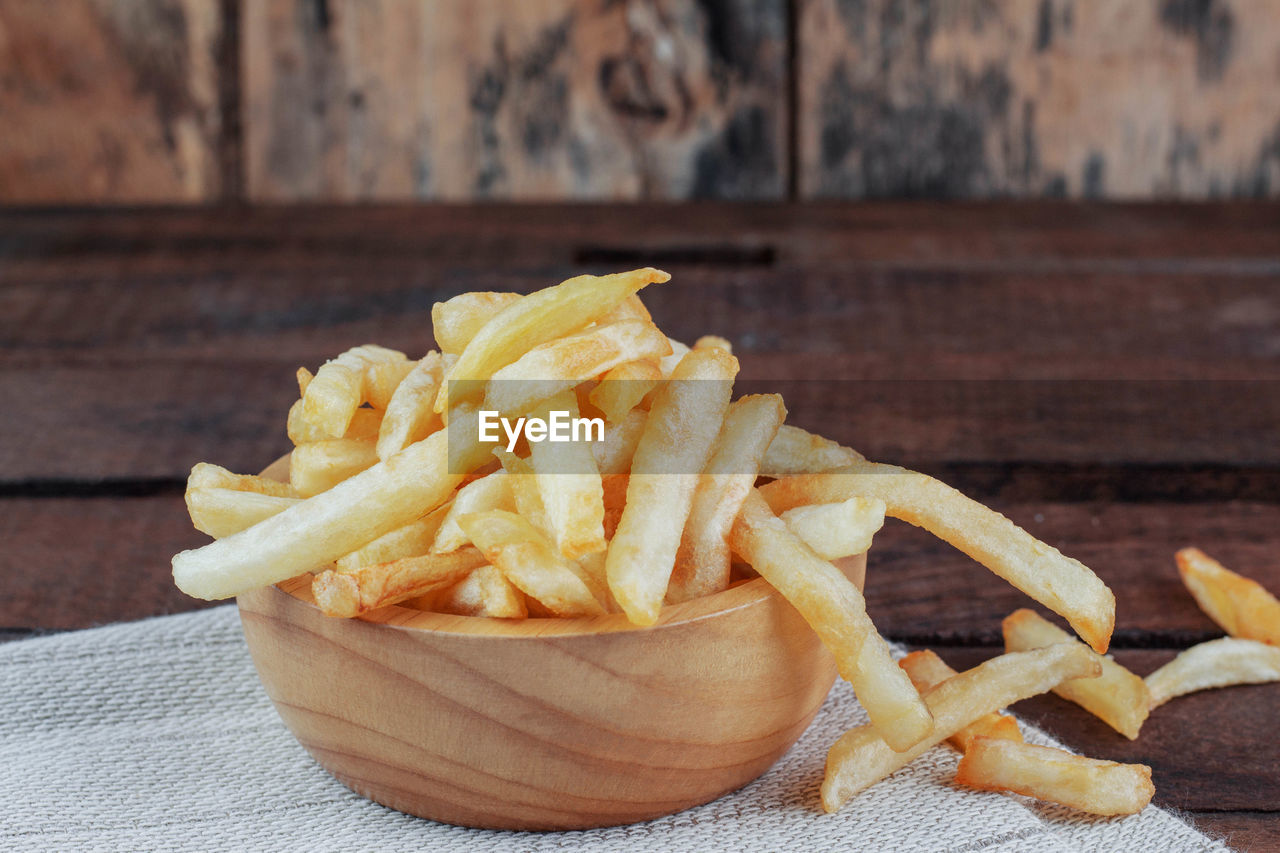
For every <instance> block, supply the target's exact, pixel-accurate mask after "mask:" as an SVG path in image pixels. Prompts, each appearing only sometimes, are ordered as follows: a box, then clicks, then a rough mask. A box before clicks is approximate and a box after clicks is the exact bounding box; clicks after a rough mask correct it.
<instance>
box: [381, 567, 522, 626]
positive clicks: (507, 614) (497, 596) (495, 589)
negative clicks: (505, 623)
mask: <svg viewBox="0 0 1280 853" xmlns="http://www.w3.org/2000/svg"><path fill="white" fill-rule="evenodd" d="M404 604H405V606H407V607H416V608H418V609H420V610H433V611H435V612H437V613H452V614H454V615H456V616H482V617H485V618H489V619H524V618H525V617H527V616H528V615H529V608H528V607H527V606H525V603H524V595H522V594H521V592H520V590H518V589H516V588H515V587H514V586H512V585H511V582H510V581H509V580H507V579H506V577H505V576H504V575H503V574H502V572H500V571H498V570H497V569H496V568H494V567H493V566H491V565H489V564H488V563H486V564H484V565H483V566H478V567H476V568H475V569H474V570H473V571H472V572H471V574H469V575H467V576H466V577H465V578H463V579H462V580H460V581H458V582H457V583H455V584H454V585H453V586H450V587H445V588H444V589H442V590H440V591H439V592H436V593H428V594H426V595H424V596H420V597H418V598H414V599H410V600H408V601H406V602H404Z"/></svg>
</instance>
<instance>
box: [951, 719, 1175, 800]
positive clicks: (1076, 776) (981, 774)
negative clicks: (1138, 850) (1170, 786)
mask: <svg viewBox="0 0 1280 853" xmlns="http://www.w3.org/2000/svg"><path fill="white" fill-rule="evenodd" d="M956 782H958V783H959V784H961V785H964V786H966V787H969V788H977V789H979V790H982V791H1012V792H1014V793H1015V794H1023V795H1025V796H1028V797H1035V798H1036V799H1037V800H1045V801H1047V802H1051V803H1060V804H1062V805H1064V806H1070V807H1071V808H1073V809H1079V810H1080V811H1084V812H1089V813H1090V814H1096V815H1127V814H1137V813H1138V812H1140V811H1142V810H1143V809H1144V808H1146V806H1147V803H1149V802H1151V798H1152V797H1153V796H1154V795H1155V792H1156V789H1155V786H1154V785H1153V784H1151V768H1150V767H1148V766H1146V765H1145V764H1117V763H1116V762H1114V761H1101V760H1099V759H1096V758H1085V757H1084V756H1082V755H1073V754H1072V753H1070V752H1066V751H1064V750H1061V749H1053V748H1052V747H1047V746H1034V745H1032V744H1029V743H1018V742H1016V741H1009V740H1001V739H998V738H986V737H980V738H977V739H976V740H975V741H974V742H973V744H972V746H971V747H970V748H969V749H968V750H967V751H966V752H965V754H964V758H962V759H960V766H959V767H958V768H957V770H956Z"/></svg>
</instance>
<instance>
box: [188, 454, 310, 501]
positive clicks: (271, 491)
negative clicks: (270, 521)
mask: <svg viewBox="0 0 1280 853" xmlns="http://www.w3.org/2000/svg"><path fill="white" fill-rule="evenodd" d="M192 489H233V490H235V491H237V492H257V493H258V494H260V495H271V496H272V497H277V498H296V497H298V490H297V489H295V488H294V487H293V486H292V485H290V484H289V483H281V482H280V481H279V480H272V479H271V478H269V477H260V476H257V475H254V474H233V473H231V472H230V471H228V470H227V469H226V468H223V467H221V466H220V465H211V464H209V463H208V462H197V463H196V464H195V465H194V466H193V467H192V469H191V473H190V474H189V475H187V491H191V490H192Z"/></svg>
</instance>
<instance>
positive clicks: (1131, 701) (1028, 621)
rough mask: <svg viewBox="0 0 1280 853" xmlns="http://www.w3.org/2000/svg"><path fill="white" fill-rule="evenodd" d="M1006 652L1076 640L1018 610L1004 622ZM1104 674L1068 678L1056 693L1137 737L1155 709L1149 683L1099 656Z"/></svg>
mask: <svg viewBox="0 0 1280 853" xmlns="http://www.w3.org/2000/svg"><path fill="white" fill-rule="evenodd" d="M1001 626H1002V628H1003V630H1004V647H1005V650H1006V651H1010V652H1021V651H1026V650H1027V649H1037V648H1040V647H1042V646H1051V645H1053V644H1054V643H1074V642H1076V640H1075V639H1074V638H1073V637H1071V636H1070V635H1069V634H1068V633H1067V632H1066V631H1064V630H1062V629H1061V628H1059V627H1058V626H1057V625H1054V624H1053V623H1052V622H1049V621H1046V620H1045V619H1043V618H1042V617H1041V616H1040V615H1039V614H1037V613H1035V612H1034V611H1031V610H1025V609H1023V610H1015V611H1014V612H1013V613H1011V614H1009V615H1008V616H1006V617H1005V619H1004V622H1002V623H1001ZM1097 658H1098V663H1099V664H1100V665H1101V666H1102V675H1101V676H1100V677H1098V678H1085V679H1081V680H1079V681H1064V682H1062V683H1061V684H1059V685H1058V686H1057V687H1055V688H1053V692H1054V693H1056V694H1058V695H1059V696H1061V697H1062V698H1063V699H1066V700H1068V701H1070V702H1075V703H1076V704H1077V705H1079V706H1080V707H1081V708H1084V709H1085V710H1086V711H1088V712H1089V713H1090V714H1093V715H1094V716H1095V717H1097V718H1098V719H1100V720H1102V722H1104V723H1106V724H1107V725H1109V726H1111V728H1113V729H1115V730H1116V731H1118V732H1119V733H1120V734H1122V735H1124V736H1125V737H1127V738H1128V739H1129V740H1133V739H1134V738H1136V737H1137V736H1138V730H1139V729H1141V728H1142V724H1143V723H1144V722H1145V721H1146V719H1147V714H1149V713H1150V712H1151V695H1150V693H1149V692H1148V691H1147V685H1146V682H1144V681H1143V680H1142V679H1141V678H1139V677H1138V676H1136V675H1134V674H1133V673H1132V672H1130V671H1129V670H1127V669H1125V668H1124V667H1123V666H1121V665H1120V664H1118V663H1116V662H1115V661H1113V660H1111V658H1108V657H1103V656H1102V655H1098V656H1097Z"/></svg>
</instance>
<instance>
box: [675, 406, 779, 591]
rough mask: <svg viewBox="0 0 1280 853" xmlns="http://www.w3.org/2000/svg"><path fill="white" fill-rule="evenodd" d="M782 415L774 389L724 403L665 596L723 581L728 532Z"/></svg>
mask: <svg viewBox="0 0 1280 853" xmlns="http://www.w3.org/2000/svg"><path fill="white" fill-rule="evenodd" d="M786 416H787V409H786V406H784V405H783V404H782V398H781V397H780V396H778V395H777V394H769V395H755V396H750V397H743V398H741V399H740V400H736V401H735V402H733V403H731V404H730V405H729V408H728V410H727V411H726V413H725V417H724V425H723V426H722V427H721V429H720V435H719V437H718V438H717V441H716V450H715V453H714V454H713V455H712V457H711V460H710V461H709V462H707V466H706V468H705V469H703V472H702V478H701V479H700V480H699V482H698V487H697V490H696V491H695V492H694V495H693V504H692V506H691V508H690V510H689V520H688V522H687V523H686V524H685V528H684V534H683V538H682V539H681V541H680V550H679V551H677V552H676V563H675V569H674V570H673V572H672V574H671V582H670V585H669V586H668V587H667V601H670V602H678V601H688V600H689V599H691V598H697V597H699V596H703V595H710V594H712V593H715V592H719V591H720V590H722V589H724V588H725V587H727V586H728V585H729V567H730V555H729V531H730V530H731V529H732V528H733V520H734V519H735V518H737V517H738V510H739V509H741V507H742V502H743V501H744V500H746V499H747V494H748V493H749V492H750V491H751V487H752V486H753V485H754V484H755V481H756V472H757V470H759V466H760V460H761V458H762V457H763V456H764V453H765V450H766V449H768V447H769V442H771V441H773V437H774V435H775V434H777V432H778V427H779V426H780V425H781V424H782V420H783V418H785V417H786Z"/></svg>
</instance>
